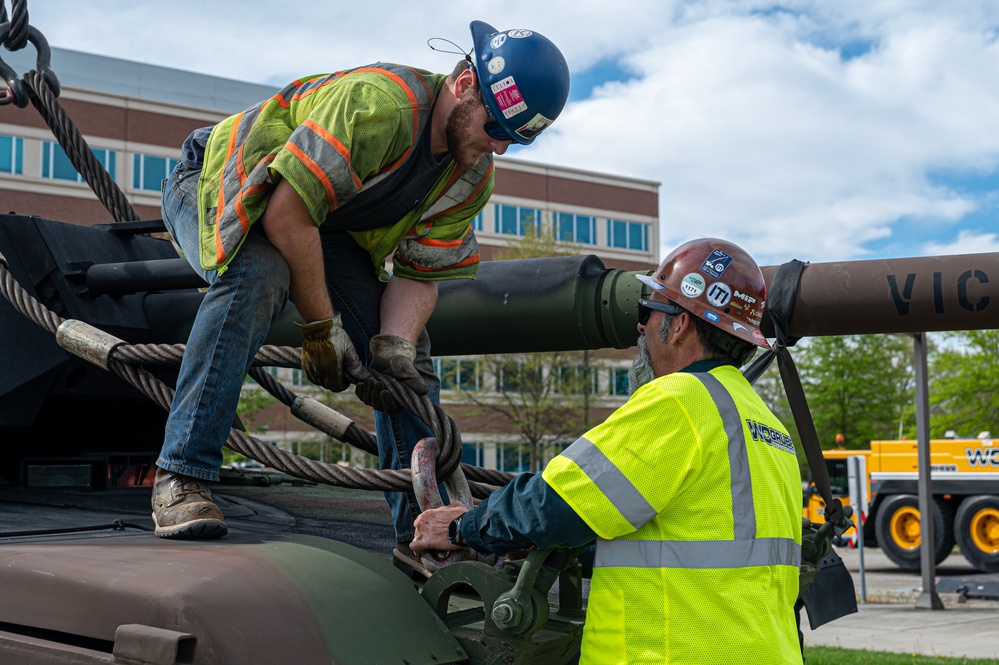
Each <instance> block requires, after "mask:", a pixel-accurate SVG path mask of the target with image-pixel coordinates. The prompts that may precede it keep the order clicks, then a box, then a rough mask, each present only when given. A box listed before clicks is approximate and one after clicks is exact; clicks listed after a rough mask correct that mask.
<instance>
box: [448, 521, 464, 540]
mask: <svg viewBox="0 0 999 665" xmlns="http://www.w3.org/2000/svg"><path fill="white" fill-rule="evenodd" d="M460 535H461V518H460V517H458V518H457V519H453V520H451V523H450V524H448V525H447V539H448V542H450V543H451V544H452V545H459V544H460V543H459V542H458V538H459V537H460Z"/></svg>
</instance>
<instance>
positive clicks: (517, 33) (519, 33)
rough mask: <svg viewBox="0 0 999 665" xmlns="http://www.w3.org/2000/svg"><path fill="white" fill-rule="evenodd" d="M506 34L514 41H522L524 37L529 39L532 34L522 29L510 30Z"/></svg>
mask: <svg viewBox="0 0 999 665" xmlns="http://www.w3.org/2000/svg"><path fill="white" fill-rule="evenodd" d="M506 34H508V35H510V36H511V37H513V38H514V39H523V38H524V37H530V36H531V35H533V34H534V33H533V32H531V31H530V30H525V29H524V28H516V29H515V30H510V31H508V32H507V33H506Z"/></svg>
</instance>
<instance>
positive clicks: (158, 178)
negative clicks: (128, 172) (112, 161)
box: [132, 153, 178, 192]
mask: <svg viewBox="0 0 999 665" xmlns="http://www.w3.org/2000/svg"><path fill="white" fill-rule="evenodd" d="M177 162H178V160H176V159H170V158H168V157H157V156H155V155H143V154H141V153H136V154H134V155H132V188H133V189H141V190H143V191H146V192H158V191H160V184H161V183H162V182H163V181H164V180H166V179H167V178H168V177H169V176H170V173H171V172H172V171H173V169H174V167H176V166H177Z"/></svg>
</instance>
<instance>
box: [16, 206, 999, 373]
mask: <svg viewBox="0 0 999 665" xmlns="http://www.w3.org/2000/svg"><path fill="white" fill-rule="evenodd" d="M0 221H2V224H0V250H3V249H4V246H6V247H7V251H5V252H4V253H5V255H6V256H7V257H8V259H11V258H12V257H14V256H15V255H17V256H19V257H20V261H14V262H13V263H14V265H12V266H11V268H12V270H13V271H14V272H15V276H16V275H17V273H18V272H20V273H21V275H22V276H23V277H25V278H26V277H27V276H28V275H44V276H45V277H44V279H35V281H36V286H39V287H40V286H42V285H43V284H44V285H45V288H44V289H42V290H43V292H44V294H48V296H46V297H45V298H43V300H46V301H47V302H49V304H50V305H51V306H53V307H57V308H59V309H60V310H61V313H62V315H65V314H70V315H73V316H76V317H77V318H81V319H82V320H86V321H88V322H89V323H92V324H93V325H97V326H102V324H104V325H106V324H109V323H110V324H111V325H116V324H117V325H123V324H124V325H125V326H126V327H127V328H130V329H131V330H133V331H135V332H136V334H133V335H123V337H125V338H128V339H130V341H131V339H132V338H135V339H138V340H139V341H149V342H162V343H175V342H183V341H185V340H186V338H187V333H188V331H189V330H190V324H191V322H192V321H193V320H194V315H195V313H196V312H197V308H198V305H199V304H200V301H201V299H202V298H203V294H202V293H201V292H200V291H199V290H198V288H197V287H200V286H203V285H204V282H203V281H202V280H201V278H200V276H198V275H197V273H195V272H194V271H193V270H192V269H191V268H190V266H189V265H187V262H186V261H185V260H183V259H180V258H177V255H176V252H175V251H174V250H173V248H172V247H171V246H170V244H169V243H167V242H166V241H163V240H156V239H153V238H149V237H146V236H144V235H138V234H140V233H149V232H151V231H153V230H156V229H154V228H152V226H151V225H152V224H153V222H141V223H125V224H118V225H107V226H105V227H100V228H97V227H94V228H86V227H78V226H73V225H68V224H61V223H58V222H52V221H49V220H42V219H39V218H28V217H22V216H15V215H0ZM133 227H134V228H133ZM160 228H162V227H160ZM5 229H6V231H5V232H4V230H5ZM39 239H44V242H39ZM53 267H54V269H53ZM776 271H777V266H766V267H764V268H763V275H764V278H765V279H766V280H767V283H768V285H770V284H771V283H772V280H773V277H774V274H775V273H776ZM997 273H999V254H997V253H991V254H966V255H954V256H933V257H920V258H898V259H877V260H866V261H840V262H831V263H810V264H806V265H805V267H804V270H803V272H802V276H801V281H800V286H799V290H798V297H797V299H796V303H795V307H794V313H793V316H792V318H791V321H790V328H789V331H788V332H789V334H790V335H791V336H792V337H808V336H820V335H848V334H873V333H902V334H904V333H915V332H933V331H943V330H974V329H993V328H999V274H997ZM635 274H638V273H635V272H629V271H622V270H614V269H608V268H606V267H604V265H603V263H602V262H601V261H600V260H599V259H598V258H597V257H595V256H569V257H556V258H548V259H524V260H515V261H491V262H486V263H483V264H482V265H481V267H480V269H479V275H478V278H477V279H475V280H457V281H449V282H443V283H441V286H440V297H439V301H438V305H437V309H436V311H435V312H434V314H433V316H432V317H431V319H430V322H429V323H428V328H429V330H430V334H431V339H432V340H433V344H434V346H433V348H434V354H435V355H438V356H447V355H464V354H477V353H515V352H540V351H555V350H582V349H599V348H622V349H623V348H628V347H630V346H632V345H633V344H634V343H635V340H636V338H637V334H638V333H637V330H636V323H637V301H638V299H639V298H640V297H642V296H643V295H647V290H646V291H643V289H644V287H643V286H642V285H641V283H640V282H639V281H638V280H636V279H634V275H635ZM136 303H141V305H140V306H139V307H138V308H137V307H136V306H135V304H136ZM126 310H127V311H126ZM90 313H93V314H100V317H99V318H100V319H102V320H90V317H89V316H88V314H90ZM297 316H298V314H297V312H296V311H295V309H294V308H293V307H291V306H289V307H287V308H286V310H285V312H284V313H283V314H282V316H281V317H280V318H279V320H278V321H277V322H276V323H275V325H274V326H273V327H272V330H271V335H270V336H269V337H268V339H267V343H268V344H276V345H286V346H297V345H298V344H299V342H300V338H299V335H298V331H297V330H296V328H295V327H294V326H293V325H291V322H292V321H294V320H295V319H296V318H297ZM125 322H127V323H125ZM143 323H144V324H146V325H145V326H143ZM143 327H144V328H145V330H146V332H145V333H140V331H141V328H143ZM763 332H764V333H765V334H766V335H767V336H768V337H772V336H773V330H772V329H771V327H770V322H769V319H768V317H766V316H764V317H763Z"/></svg>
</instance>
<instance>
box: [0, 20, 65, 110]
mask: <svg viewBox="0 0 999 665" xmlns="http://www.w3.org/2000/svg"><path fill="white" fill-rule="evenodd" d="M9 35H10V22H7V23H4V24H0V44H2V43H4V42H5V41H6V40H7V37H8V36H9ZM28 41H29V42H31V43H32V44H34V45H35V50H36V51H37V52H38V55H37V57H36V58H35V68H36V70H37V71H38V72H39V73H40V74H41V75H42V76H43V77H44V78H45V82H46V83H47V84H48V86H49V88H50V89H51V90H52V94H53V95H54V96H56V97H58V96H59V91H60V86H59V79H58V78H57V77H56V75H55V72H53V71H52V67H51V66H50V64H49V63H50V62H51V59H52V50H51V49H50V48H49V43H48V41H46V40H45V37H44V36H43V35H42V33H40V32H39V31H38V30H36V29H35V28H33V27H31V26H30V25H29V26H28ZM0 77H3V80H4V81H6V83H7V88H8V90H7V92H6V94H5V95H3V96H2V97H0V105H4V104H10V103H13V104H15V105H16V106H17V107H18V108H22V109H23V108H25V107H26V106H27V105H28V101H29V98H28V86H27V84H26V83H25V82H24V80H23V79H22V78H20V77H18V75H17V72H15V71H14V70H13V69H12V68H11V67H10V65H8V64H7V63H6V62H4V61H3V58H0Z"/></svg>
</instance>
